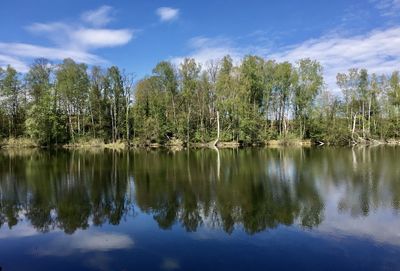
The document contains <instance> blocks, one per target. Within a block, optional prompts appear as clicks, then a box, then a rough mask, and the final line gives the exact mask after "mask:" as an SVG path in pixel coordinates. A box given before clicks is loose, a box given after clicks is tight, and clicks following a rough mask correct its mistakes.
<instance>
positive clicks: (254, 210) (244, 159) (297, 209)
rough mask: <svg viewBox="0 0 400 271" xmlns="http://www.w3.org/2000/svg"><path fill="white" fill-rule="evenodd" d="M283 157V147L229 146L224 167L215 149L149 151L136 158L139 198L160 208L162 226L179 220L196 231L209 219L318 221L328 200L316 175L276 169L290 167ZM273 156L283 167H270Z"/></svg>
mask: <svg viewBox="0 0 400 271" xmlns="http://www.w3.org/2000/svg"><path fill="white" fill-rule="evenodd" d="M281 157H283V158H284V159H287V158H288V157H287V155H283V156H282V153H281V152H280V151H277V150H275V151H265V150H250V149H249V150H241V151H239V152H238V151H236V150H223V151H221V161H223V168H222V169H221V172H220V173H219V172H218V170H219V169H218V167H216V166H215V165H216V164H218V161H217V160H216V159H218V157H216V156H215V152H214V153H213V151H211V150H200V151H195V152H189V153H177V154H175V155H174V156H172V157H170V156H168V155H163V154H160V153H147V154H146V155H143V156H142V155H141V156H140V159H139V156H138V159H135V164H134V168H135V170H134V177H135V180H136V183H135V184H136V200H137V204H138V205H139V207H140V208H141V209H142V210H143V211H145V212H149V213H153V214H155V219H156V221H158V223H159V225H160V227H162V228H168V227H170V226H171V225H172V224H173V223H174V222H177V221H179V222H180V223H182V225H183V226H184V227H185V228H186V230H188V231H194V230H196V229H197V227H198V226H199V225H201V224H202V223H207V224H208V225H212V226H218V227H222V228H223V229H224V230H225V231H226V232H228V233H231V232H232V231H233V229H234V227H235V224H241V225H243V227H244V229H245V230H246V231H247V232H249V233H255V232H258V231H262V230H264V229H267V228H274V227H276V226H277V225H279V224H287V225H291V224H293V223H294V222H295V220H296V219H297V218H301V222H302V224H303V225H304V226H309V227H312V226H314V225H318V224H319V223H320V222H321V220H322V214H321V213H322V211H323V203H322V200H321V198H320V197H319V194H318V193H317V190H316V188H315V187H313V184H314V183H313V181H312V180H310V181H306V180H304V178H303V175H304V174H303V173H302V171H299V170H296V169H294V170H293V172H292V173H290V174H292V175H293V176H294V177H295V178H296V180H291V179H288V178H292V177H291V176H287V175H285V174H283V175H282V174H275V173H281V172H280V171H283V172H287V171H290V169H283V170H281V168H282V167H284V166H285V165H284V164H283V163H284V161H283V160H282V159H281ZM290 159H293V157H290ZM290 159H289V160H290ZM271 162H274V163H275V167H274V170H277V171H279V172H268V171H267V167H268V165H270V164H271ZM187 164H189V167H190V175H191V176H190V177H191V181H190V182H189V181H188V179H189V173H188V171H187V170H186V171H185V170H183V169H184V168H185V167H183V165H187ZM291 181H296V183H295V184H291V183H290V182H291ZM299 190H307V191H306V192H307V193H306V194H305V195H304V194H301V193H299ZM167 218H168V219H167Z"/></svg>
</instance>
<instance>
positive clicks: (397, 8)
mask: <svg viewBox="0 0 400 271" xmlns="http://www.w3.org/2000/svg"><path fill="white" fill-rule="evenodd" d="M370 2H371V3H372V4H374V5H375V7H376V8H377V9H378V10H379V11H380V12H381V14H382V15H383V16H387V17H397V16H399V12H400V0H370Z"/></svg>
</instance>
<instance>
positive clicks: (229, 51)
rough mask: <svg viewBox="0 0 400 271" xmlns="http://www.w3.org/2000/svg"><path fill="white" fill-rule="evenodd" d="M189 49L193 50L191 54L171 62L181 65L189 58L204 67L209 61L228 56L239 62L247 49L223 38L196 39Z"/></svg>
mask: <svg viewBox="0 0 400 271" xmlns="http://www.w3.org/2000/svg"><path fill="white" fill-rule="evenodd" d="M189 47H190V50H191V52H190V53H189V54H187V55H186V56H178V57H173V58H172V59H171V62H173V63H174V64H176V65H179V64H180V63H182V61H183V59H184V58H185V57H189V58H194V59H195V60H196V62H198V63H200V64H201V65H202V66H204V65H206V63H207V62H208V61H209V60H220V59H222V58H223V57H224V56H226V55H230V56H231V57H232V59H233V60H234V62H238V61H239V60H240V59H241V58H242V57H243V55H244V52H245V51H246V49H245V48H240V47H236V46H235V45H234V44H233V42H232V41H231V40H229V39H227V38H221V37H218V38H207V37H203V36H199V37H194V38H192V39H191V40H190V41H189Z"/></svg>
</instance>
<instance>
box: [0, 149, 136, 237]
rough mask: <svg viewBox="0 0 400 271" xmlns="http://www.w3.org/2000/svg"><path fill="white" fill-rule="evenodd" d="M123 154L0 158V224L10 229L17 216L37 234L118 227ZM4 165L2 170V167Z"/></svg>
mask: <svg viewBox="0 0 400 271" xmlns="http://www.w3.org/2000/svg"><path fill="white" fill-rule="evenodd" d="M124 156H126V154H118V153H108V152H107V153H103V152H101V153H98V154H95V153H76V152H64V151H58V152H57V153H53V152H39V151H38V152H34V153H30V154H29V155H28V156H19V155H0V160H1V162H4V163H1V165H0V191H1V201H0V222H1V223H2V224H3V223H5V222H7V223H8V224H9V226H10V227H11V226H13V225H15V224H16V223H17V222H18V217H19V216H20V215H21V211H23V214H24V215H25V216H26V218H27V219H29V221H30V223H31V224H32V225H33V226H34V227H35V228H36V229H37V230H39V231H42V232H46V231H49V230H51V229H52V228H53V227H58V228H60V229H63V230H64V231H65V232H66V233H73V232H75V230H76V229H79V228H80V229H85V228H87V227H88V225H89V219H91V218H92V221H93V224H95V225H101V224H103V223H105V222H109V223H111V224H118V223H119V222H120V220H121V219H122V217H123V216H124V215H126V214H127V213H128V212H129V210H130V209H131V207H130V206H131V205H132V203H131V202H130V201H129V200H128V199H127V197H126V192H127V189H128V182H127V178H128V176H127V171H126V170H124V167H127V168H129V164H119V163H118V162H119V160H123V159H124ZM6 164H7V168H6V167H5V166H4V165H6Z"/></svg>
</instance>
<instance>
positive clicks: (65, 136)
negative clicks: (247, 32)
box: [0, 56, 400, 145]
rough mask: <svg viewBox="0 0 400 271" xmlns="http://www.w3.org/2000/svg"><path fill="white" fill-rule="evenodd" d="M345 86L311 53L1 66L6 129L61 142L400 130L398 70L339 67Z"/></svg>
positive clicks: (372, 135) (382, 134) (261, 138)
mask: <svg viewBox="0 0 400 271" xmlns="http://www.w3.org/2000/svg"><path fill="white" fill-rule="evenodd" d="M337 86H338V89H340V90H341V93H339V91H337V90H329V89H327V87H326V84H325V83H324V78H323V67H322V66H321V64H320V63H318V62H317V61H314V60H311V59H301V60H299V61H298V62H296V63H295V64H291V63H289V62H282V63H279V62H276V61H274V60H265V59H263V58H261V57H258V56H246V57H244V58H243V60H242V61H241V62H240V63H238V64H235V63H234V61H233V60H232V59H231V58H230V57H229V56H226V57H224V58H223V59H222V60H220V61H209V62H208V63H207V64H206V65H203V66H201V65H200V64H199V63H196V61H195V60H194V59H190V58H187V59H184V60H183V62H182V63H181V64H180V65H179V66H175V65H173V64H172V63H170V62H166V61H163V62H160V63H158V64H157V65H156V67H155V68H154V69H153V71H152V74H151V75H149V76H146V77H145V78H142V79H140V80H139V79H137V78H135V77H134V76H133V75H131V74H127V73H126V72H124V71H122V70H120V69H119V68H118V67H116V66H112V67H110V68H107V69H104V68H102V67H98V66H93V67H90V68H89V67H88V66H87V65H85V64H82V63H76V62H75V61H73V60H72V59H65V60H64V61H63V62H62V63H60V64H52V63H50V62H49V61H48V60H46V59H37V60H35V61H34V62H33V64H32V65H31V66H30V70H29V71H28V72H27V73H25V74H20V73H18V72H17V71H16V70H15V69H14V68H13V67H11V66H8V67H6V68H3V69H2V68H0V103H1V107H0V138H3V139H8V138H31V139H33V140H35V141H36V142H38V143H39V144H41V145H62V144H66V143H75V142H80V141H85V140H90V139H99V140H101V141H104V142H128V143H129V144H150V143H160V144H168V143H170V142H181V143H182V144H188V143H204V142H210V141H212V140H215V139H216V138H218V139H219V140H220V141H222V142H237V143H240V144H263V143H264V142H266V141H267V140H271V139H279V140H289V139H311V140H312V141H314V142H324V143H330V144H352V143H356V142H361V141H365V140H367V141H373V140H381V141H382V140H387V139H394V138H399V137H400V134H399V133H400V129H399V128H400V74H399V72H398V71H394V72H393V73H392V74H390V75H386V74H385V75H377V74H369V73H368V71H367V70H365V69H350V70H349V71H348V72H347V73H340V74H338V75H337ZM217 125H218V127H220V130H219V129H217ZM219 131H220V132H219Z"/></svg>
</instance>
